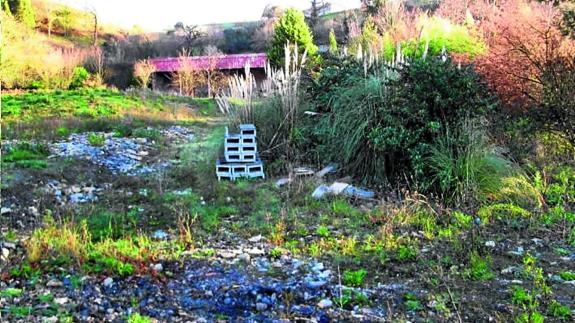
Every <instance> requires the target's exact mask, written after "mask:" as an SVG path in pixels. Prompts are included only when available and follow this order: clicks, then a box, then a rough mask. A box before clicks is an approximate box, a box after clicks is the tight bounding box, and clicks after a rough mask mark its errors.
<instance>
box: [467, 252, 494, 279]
mask: <svg viewBox="0 0 575 323" xmlns="http://www.w3.org/2000/svg"><path fill="white" fill-rule="evenodd" d="M465 275H466V276H467V277H469V278H471V279H473V280H490V279H493V277H495V274H493V272H492V271H491V265H490V261H489V259H487V258H483V257H481V256H480V255H479V254H478V253H477V252H472V253H471V256H470V259H469V268H468V269H467V270H466V271H465Z"/></svg>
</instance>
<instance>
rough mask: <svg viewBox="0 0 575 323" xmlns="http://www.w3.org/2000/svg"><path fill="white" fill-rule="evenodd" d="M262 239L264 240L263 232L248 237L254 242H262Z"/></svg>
mask: <svg viewBox="0 0 575 323" xmlns="http://www.w3.org/2000/svg"><path fill="white" fill-rule="evenodd" d="M261 240H262V235H261V234H258V235H257V236H254V237H251V238H249V239H248V241H249V242H253V243H256V242H260V241H261Z"/></svg>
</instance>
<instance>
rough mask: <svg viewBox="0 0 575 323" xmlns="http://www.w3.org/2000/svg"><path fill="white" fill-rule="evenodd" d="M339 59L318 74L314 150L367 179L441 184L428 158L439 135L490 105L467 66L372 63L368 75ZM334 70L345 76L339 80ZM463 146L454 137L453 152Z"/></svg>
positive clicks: (436, 61)
mask: <svg viewBox="0 0 575 323" xmlns="http://www.w3.org/2000/svg"><path fill="white" fill-rule="evenodd" d="M337 65H338V67H331V68H326V69H325V70H324V71H323V73H322V75H321V76H320V77H319V81H320V82H325V83H326V84H325V88H326V90H327V91H328V92H327V93H326V94H325V95H317V100H318V101H317V102H319V104H318V106H317V108H316V109H317V110H321V111H322V112H324V114H323V117H322V120H321V122H319V123H318V125H317V126H315V127H314V133H315V134H316V135H317V138H318V140H319V141H320V145H318V146H317V149H320V150H322V152H321V154H322V155H324V156H325V159H326V161H327V160H329V161H338V162H340V163H341V165H344V167H345V168H346V170H347V171H348V172H350V173H351V174H353V175H355V176H356V177H358V178H360V179H361V180H363V181H364V182H370V183H384V182H389V181H396V180H401V181H403V180H405V179H406V178H408V179H410V181H411V180H413V181H414V182H415V183H417V184H418V185H420V187H422V188H431V187H432V186H433V185H435V184H437V185H445V184H439V183H436V181H435V180H434V178H435V176H434V175H437V174H436V173H437V172H438V170H436V169H435V170H434V169H433V168H432V167H430V164H429V163H428V160H427V159H428V158H429V157H430V156H431V155H432V152H433V149H434V148H433V147H434V145H435V144H437V140H438V138H440V137H442V136H444V135H446V134H450V133H451V134H456V133H457V131H456V129H459V127H460V126H461V121H462V120H479V118H480V117H482V116H484V115H485V114H486V113H488V112H489V111H491V110H492V109H493V108H494V105H495V101H494V99H493V97H492V96H490V95H489V92H488V91H487V90H486V87H485V85H484V84H483V83H482V82H481V80H480V78H479V77H478V75H477V74H476V73H475V72H474V71H473V69H472V67H470V66H462V67H461V68H458V67H457V66H455V65H453V64H452V63H451V61H450V60H449V59H447V60H442V59H440V58H433V59H428V60H415V61H412V62H411V63H410V64H406V65H403V66H401V68H399V69H381V68H375V67H374V68H373V69H372V71H371V72H370V73H369V74H370V75H368V76H367V77H364V76H363V70H362V69H358V67H357V65H354V64H353V63H351V62H345V61H343V62H342V64H337ZM338 68H342V69H344V71H341V73H342V74H341V75H346V76H344V77H341V78H340V77H339V74H338V73H337V72H336V71H337V69H338ZM316 91H317V88H316ZM477 128H479V130H481V131H483V130H484V127H483V126H482V125H481V124H478V125H477ZM468 144H469V142H468V141H467V142H466V141H465V140H463V139H461V138H455V139H453V140H452V141H451V142H450V147H451V148H450V149H452V150H453V151H452V152H450V153H453V154H455V155H456V156H453V158H459V156H458V155H457V154H459V153H458V151H464V150H465V149H463V148H461V147H465V145H468ZM460 148H461V149H460ZM434 171H435V172H436V173H435V174H434Z"/></svg>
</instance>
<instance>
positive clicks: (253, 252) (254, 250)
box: [245, 248, 266, 256]
mask: <svg viewBox="0 0 575 323" xmlns="http://www.w3.org/2000/svg"><path fill="white" fill-rule="evenodd" d="M245 251H246V252H247V253H249V254H250V255H253V256H263V255H265V253H266V252H265V251H264V250H263V249H260V248H251V249H246V250H245Z"/></svg>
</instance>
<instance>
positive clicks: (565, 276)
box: [559, 271, 575, 281]
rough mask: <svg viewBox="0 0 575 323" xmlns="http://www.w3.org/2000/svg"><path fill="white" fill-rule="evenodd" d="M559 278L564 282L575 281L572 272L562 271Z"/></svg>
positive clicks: (574, 275) (574, 274)
mask: <svg viewBox="0 0 575 323" xmlns="http://www.w3.org/2000/svg"><path fill="white" fill-rule="evenodd" d="M559 277H561V279H563V280H567V281H570V280H575V273H574V272H571V271H562V272H560V273H559Z"/></svg>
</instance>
